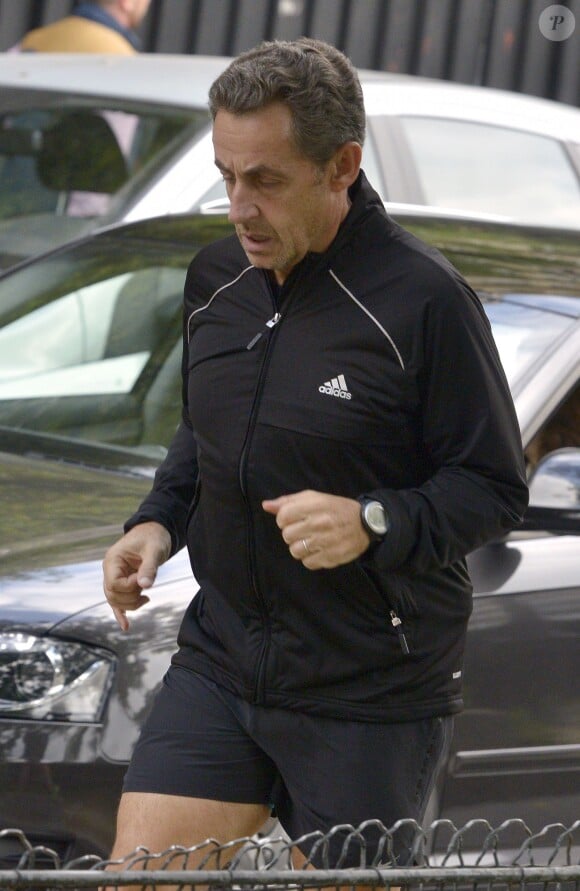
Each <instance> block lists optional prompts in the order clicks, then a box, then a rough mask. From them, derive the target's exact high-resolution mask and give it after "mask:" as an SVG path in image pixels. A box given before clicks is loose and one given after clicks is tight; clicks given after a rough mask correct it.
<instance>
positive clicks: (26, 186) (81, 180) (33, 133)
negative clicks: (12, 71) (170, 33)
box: [0, 90, 208, 267]
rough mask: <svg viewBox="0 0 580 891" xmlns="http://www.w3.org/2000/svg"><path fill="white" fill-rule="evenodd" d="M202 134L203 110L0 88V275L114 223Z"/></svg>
mask: <svg viewBox="0 0 580 891" xmlns="http://www.w3.org/2000/svg"><path fill="white" fill-rule="evenodd" d="M207 127H208V117H207V111H206V110H205V109H199V110H189V111H179V110H176V109H167V108H161V107H152V106H145V105H142V104H139V103H132V104H128V103H123V102H112V101H110V100H99V99H98V98H95V97H89V98H86V99H82V100H81V99H78V98H77V99H74V100H73V99H72V98H70V97H65V96H62V95H60V94H58V95H57V94H54V95H50V94H46V95H42V96H39V95H38V94H35V93H34V92H27V91H25V90H21V91H10V90H7V91H6V93H3V96H2V99H1V101H0V267H7V266H9V265H11V264H12V263H14V262H16V261H17V260H19V259H21V258H23V257H25V256H30V255H32V254H35V253H37V252H39V251H40V250H41V249H42V250H46V249H47V248H49V247H51V246H56V245H58V244H61V243H64V242H65V241H67V240H70V239H71V238H72V237H74V236H77V235H79V234H82V232H84V231H90V230H92V229H94V228H95V227H96V226H97V225H98V224H100V223H101V221H102V220H103V219H105V218H107V217H108V216H111V215H112V216H115V215H118V214H119V212H120V208H122V207H124V206H125V205H126V204H127V203H129V202H130V201H131V200H132V199H133V197H134V196H136V195H138V194H139V193H140V192H141V191H142V190H143V188H144V186H145V184H147V183H149V182H150V181H152V180H153V179H155V177H156V176H157V175H158V173H159V171H160V169H161V168H163V167H164V166H165V165H166V164H167V162H168V160H169V159H171V158H173V157H175V156H176V155H177V154H178V153H179V152H180V151H181V149H182V147H183V146H184V145H185V144H186V142H188V141H190V140H191V139H193V137H194V136H195V134H197V133H199V132H201V131H202V130H205V129H207ZM40 245H42V248H41V247H40Z"/></svg>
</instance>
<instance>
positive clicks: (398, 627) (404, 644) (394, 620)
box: [389, 610, 411, 656]
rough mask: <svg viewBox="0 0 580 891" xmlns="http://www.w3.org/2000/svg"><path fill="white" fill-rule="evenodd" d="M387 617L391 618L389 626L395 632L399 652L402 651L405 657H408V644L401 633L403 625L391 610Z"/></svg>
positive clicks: (402, 632)
mask: <svg viewBox="0 0 580 891" xmlns="http://www.w3.org/2000/svg"><path fill="white" fill-rule="evenodd" d="M389 615H390V617H391V625H392V626H393V628H394V629H395V631H396V632H397V637H398V638H399V643H400V645H401V650H402V651H403V653H404V654H405V656H408V655H409V653H410V652H411V651H410V649H409V644H408V643H407V638H406V637H405V632H404V631H403V623H402V622H401V620H400V619H399V617H398V615H397V614H396V612H395V611H394V610H391V611H390V613H389Z"/></svg>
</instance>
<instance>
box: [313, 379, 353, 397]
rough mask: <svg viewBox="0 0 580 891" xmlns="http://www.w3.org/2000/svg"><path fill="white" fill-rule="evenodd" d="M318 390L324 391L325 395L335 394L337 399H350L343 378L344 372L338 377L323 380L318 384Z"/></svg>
mask: <svg viewBox="0 0 580 891" xmlns="http://www.w3.org/2000/svg"><path fill="white" fill-rule="evenodd" d="M318 392H319V393H325V394H326V395H327V396H336V397H338V399H352V395H351V394H350V393H349V391H348V387H347V385H346V380H345V379H344V374H339V375H338V377H333V378H332V380H330V381H325V382H324V383H323V384H321V385H320V386H319V388H318Z"/></svg>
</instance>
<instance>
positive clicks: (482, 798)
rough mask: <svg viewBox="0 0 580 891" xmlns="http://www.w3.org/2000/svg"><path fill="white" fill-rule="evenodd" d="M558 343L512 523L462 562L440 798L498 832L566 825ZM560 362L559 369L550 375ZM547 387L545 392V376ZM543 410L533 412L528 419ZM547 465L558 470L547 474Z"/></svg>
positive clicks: (578, 533) (566, 520) (567, 651)
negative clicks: (518, 524) (521, 509)
mask: <svg viewBox="0 0 580 891" xmlns="http://www.w3.org/2000/svg"><path fill="white" fill-rule="evenodd" d="M568 341H572V343H569V342H568V344H567V348H568V351H569V352H570V354H572V353H574V352H575V355H576V371H575V373H574V376H571V375H568V374H566V375H565V377H564V380H566V381H568V386H569V389H568V390H567V392H566V394H565V396H564V398H563V399H562V400H561V402H560V403H559V405H558V407H557V408H556V410H555V411H553V412H552V413H551V415H550V416H549V417H548V419H547V420H545V421H544V423H542V424H540V426H539V428H538V429H537V431H536V433H535V435H534V436H533V437H532V439H531V440H530V442H529V443H528V446H527V449H526V456H527V459H528V461H529V464H530V471H531V472H530V509H529V511H528V516H527V519H526V521H525V522H524V526H523V528H522V529H521V530H518V531H517V532H514V533H512V534H511V535H510V536H509V537H508V539H507V540H506V541H502V542H496V543H492V544H489V545H487V546H486V547H483V548H481V549H480V550H479V551H477V552H475V553H474V554H472V555H470V558H469V567H470V572H471V575H472V579H473V582H474V587H475V597H474V610H473V616H472V618H471V622H470V626H469V634H468V646H467V654H466V662H465V673H464V678H465V703H466V708H465V712H464V713H463V714H462V715H460V716H459V718H458V719H457V723H456V732H455V739H454V744H453V755H452V757H451V759H450V761H449V764H448V769H447V772H446V776H445V779H444V785H443V792H442V798H441V802H440V805H441V810H442V812H443V814H444V815H445V816H448V817H450V818H451V819H452V820H453V821H454V822H455V823H456V825H464V823H465V822H467V820H470V819H473V818H474V817H476V816H477V817H480V818H484V819H486V820H488V821H489V822H490V823H491V824H492V825H494V826H499V825H500V824H501V823H502V822H503V821H504V820H507V819H509V818H513V817H516V818H521V819H523V820H525V822H526V823H527V824H528V825H529V826H530V828H532V830H535V831H538V830H539V829H540V828H541V827H543V826H546V825H548V824H553V823H563V824H564V825H566V826H571V825H572V824H573V823H574V822H575V820H577V819H578V812H579V804H580V798H579V794H578V773H579V771H580V697H579V687H578V677H579V676H580V649H579V647H578V641H579V640H580V384H579V383H578V364H579V360H578V357H579V355H580V341H579V340H578V332H576V337H574V335H572V336H571V337H569V338H568ZM574 342H575V344H576V346H574ZM566 367H567V364H566V363H565V362H563V363H562V365H561V368H562V369H564V368H566ZM571 381H574V383H572V386H570V382H571ZM549 383H550V388H551V390H552V392H554V391H556V392H557V391H558V389H559V387H558V379H557V377H556V378H552V379H551V380H550V382H549ZM530 387H531V388H532V389H535V390H536V393H538V392H541V388H539V387H533V381H530V382H529V383H528V387H527V388H524V390H523V395H525V390H526V389H528V390H529V389H530ZM544 395H545V394H544ZM543 405H544V402H542V403H539V404H538V405H537V411H538V412H540V411H542V410H543ZM559 464H560V465H563V466H565V468H566V473H565V474H562V473H560V471H558V470H557V468H558V466H559ZM554 467H555V468H556V471H554V470H553V468H554ZM538 514H539V519H538Z"/></svg>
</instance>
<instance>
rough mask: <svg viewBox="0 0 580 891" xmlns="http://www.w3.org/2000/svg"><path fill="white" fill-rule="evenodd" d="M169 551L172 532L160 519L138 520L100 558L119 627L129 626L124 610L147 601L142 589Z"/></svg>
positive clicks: (149, 584)
mask: <svg viewBox="0 0 580 891" xmlns="http://www.w3.org/2000/svg"><path fill="white" fill-rule="evenodd" d="M170 553H171V536H170V534H169V532H168V531H167V529H166V528H165V526H162V525H161V524H160V523H153V522H150V523H140V524H139V525H138V526H134V527H133V529H131V530H130V531H129V532H127V534H126V535H124V536H123V538H120V539H119V541H118V542H116V544H114V545H113V546H112V547H110V548H109V550H108V551H107V553H106V554H105V559H104V560H103V573H104V590H105V595H106V597H107V600H108V601H109V604H110V605H111V608H112V610H113V613H114V614H115V618H116V619H117V622H118V623H119V626H120V627H121V630H122V631H127V630H128V629H129V621H128V619H127V615H126V613H127V611H129V610H136V609H139V608H140V607H142V606H143V605H144V604H145V603H148V602H149V597H147V596H146V595H145V594H143V593H142V591H143V589H144V588H150V587H151V586H152V585H153V582H154V581H155V576H156V575H157V570H158V569H159V567H160V566H161V564H162V563H165V561H166V560H167V558H168V557H169V555H170Z"/></svg>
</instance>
